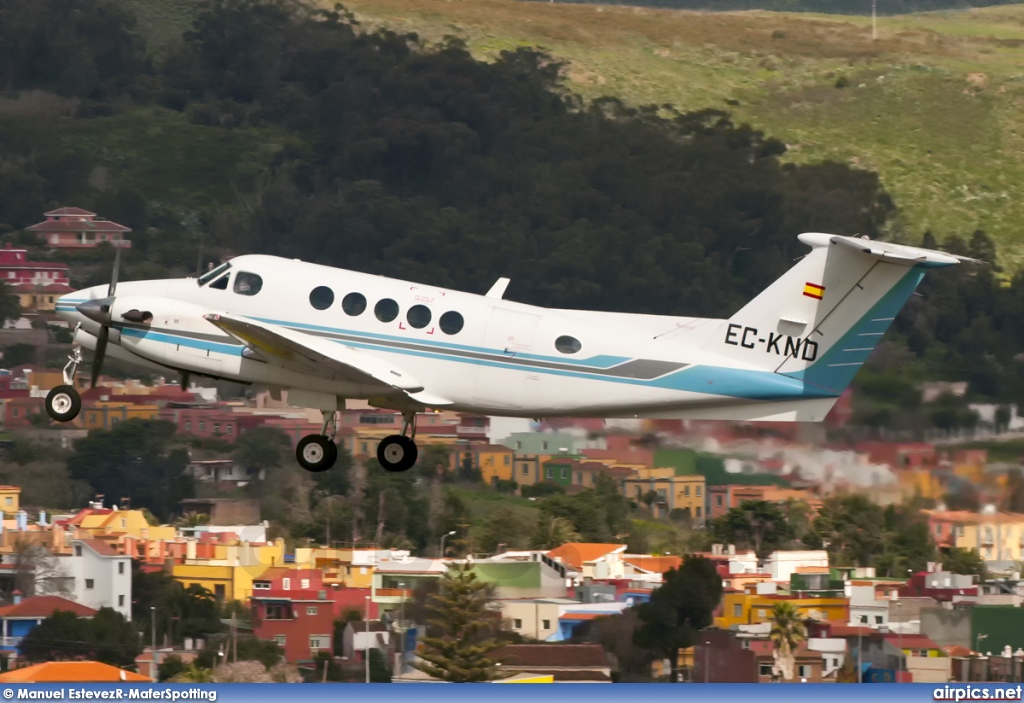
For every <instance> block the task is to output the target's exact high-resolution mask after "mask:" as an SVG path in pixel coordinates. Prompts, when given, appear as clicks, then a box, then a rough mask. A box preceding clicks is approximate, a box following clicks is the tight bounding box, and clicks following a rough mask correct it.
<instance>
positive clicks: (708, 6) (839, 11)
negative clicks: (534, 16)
mask: <svg viewBox="0 0 1024 703" xmlns="http://www.w3.org/2000/svg"><path fill="white" fill-rule="evenodd" d="M558 2H570V3H571V2H579V3H582V2H583V0H558ZM1013 2H1014V0H882V2H879V3H877V9H876V11H877V12H878V13H879V14H881V15H899V14H906V13H910V12H933V11H936V10H963V9H966V8H969V7H989V6H992V5H1010V4H1013ZM607 4H609V5H641V6H645V7H664V8H672V9H674V10H705V11H707V10H710V11H713V12H731V11H737V10H742V11H748V10H770V11H772V12H816V13H822V14H833V15H870V14H871V8H872V5H874V4H875V3H872V2H869V1H868V0H611V1H610V2H608V3H607Z"/></svg>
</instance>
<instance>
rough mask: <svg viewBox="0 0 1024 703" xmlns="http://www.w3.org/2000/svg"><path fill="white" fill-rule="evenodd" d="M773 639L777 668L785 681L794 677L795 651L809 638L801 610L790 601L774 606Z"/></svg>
mask: <svg viewBox="0 0 1024 703" xmlns="http://www.w3.org/2000/svg"><path fill="white" fill-rule="evenodd" d="M771 622H772V632H771V639H772V644H773V645H774V652H773V654H774V656H775V666H776V670H778V671H779V672H781V674H782V678H783V680H784V681H789V680H790V679H792V678H793V665H794V662H795V656H794V653H795V652H796V648H797V647H798V646H799V644H800V643H801V642H803V641H805V640H806V639H807V628H806V627H804V623H803V620H802V618H801V616H800V611H799V609H797V607H796V606H795V605H793V604H792V603H790V602H789V601H781V602H779V603H776V604H775V607H774V608H772V621H771Z"/></svg>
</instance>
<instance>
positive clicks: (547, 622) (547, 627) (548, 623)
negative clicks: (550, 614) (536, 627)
mask: <svg viewBox="0 0 1024 703" xmlns="http://www.w3.org/2000/svg"><path fill="white" fill-rule="evenodd" d="M540 626H541V629H544V630H550V629H551V621H550V620H541V621H540Z"/></svg>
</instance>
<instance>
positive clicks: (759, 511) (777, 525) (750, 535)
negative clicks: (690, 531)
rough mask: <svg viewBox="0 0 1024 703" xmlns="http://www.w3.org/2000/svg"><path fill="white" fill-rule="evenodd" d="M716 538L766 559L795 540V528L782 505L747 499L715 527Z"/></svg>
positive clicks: (730, 511) (713, 526)
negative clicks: (750, 550)
mask: <svg viewBox="0 0 1024 703" xmlns="http://www.w3.org/2000/svg"><path fill="white" fill-rule="evenodd" d="M711 529H712V531H713V532H714V534H715V538H716V539H720V540H721V541H723V542H728V543H730V544H735V545H737V546H739V547H745V548H750V549H753V550H754V553H755V554H757V558H758V559H761V560H764V559H767V558H768V556H769V555H770V554H771V553H772V552H774V551H775V550H777V549H779V548H781V547H783V546H784V545H785V544H786V543H787V542H788V541H789V540H791V539H792V538H793V536H794V535H793V529H792V527H791V526H790V523H789V521H788V520H787V518H786V515H785V514H784V513H783V512H782V511H781V510H780V509H779V508H778V506H776V505H774V504H772V503H769V502H767V501H763V500H746V501H743V502H742V503H741V504H740V505H739V506H737V507H735V508H731V509H730V510H729V511H728V512H726V514H725V515H723V516H722V517H720V518H718V519H717V520H715V521H714V523H713V524H712V528H711Z"/></svg>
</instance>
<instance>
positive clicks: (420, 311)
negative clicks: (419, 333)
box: [405, 305, 431, 330]
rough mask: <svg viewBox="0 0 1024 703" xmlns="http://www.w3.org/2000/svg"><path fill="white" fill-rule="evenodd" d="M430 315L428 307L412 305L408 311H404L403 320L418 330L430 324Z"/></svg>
mask: <svg viewBox="0 0 1024 703" xmlns="http://www.w3.org/2000/svg"><path fill="white" fill-rule="evenodd" d="M430 317H431V315H430V308H428V307H427V306H426V305H413V306H412V307H411V308H409V311H408V312H406V313H405V321H406V322H408V323H409V326H410V327H414V328H416V329H418V330H421V329H423V328H424V327H426V326H427V325H429V324H430Z"/></svg>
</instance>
